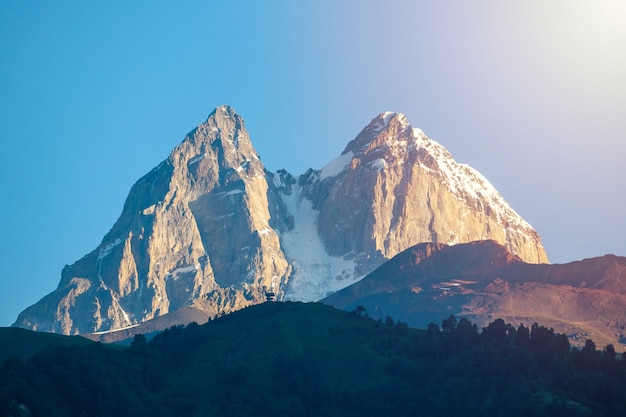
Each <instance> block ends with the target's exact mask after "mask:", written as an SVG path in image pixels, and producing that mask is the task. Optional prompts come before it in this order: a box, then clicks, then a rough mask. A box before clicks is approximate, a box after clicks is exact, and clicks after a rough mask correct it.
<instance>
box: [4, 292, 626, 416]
mask: <svg viewBox="0 0 626 417" xmlns="http://www.w3.org/2000/svg"><path fill="white" fill-rule="evenodd" d="M366 314H367V312H364V311H363V310H362V309H357V310H355V311H354V312H345V311H340V310H336V309H334V308H331V307H328V306H325V305H322V304H319V303H309V304H303V303H265V304H261V305H257V306H253V307H249V308H246V309H243V310H240V311H238V312H235V313H232V314H230V315H226V316H224V317H221V318H219V319H216V320H213V321H209V322H208V323H206V324H204V325H196V324H192V325H189V326H187V327H186V328H183V327H174V328H171V329H168V330H166V331H165V332H163V333H161V334H159V335H157V336H156V337H154V338H153V339H152V340H151V341H147V340H146V339H145V337H143V336H136V337H135V340H134V341H133V343H132V344H131V346H130V347H128V348H120V347H115V346H111V345H104V344H101V343H87V344H86V345H84V346H79V345H66V346H56V347H51V348H48V349H43V350H41V351H39V352H37V353H36V354H35V355H34V356H32V357H30V358H28V359H19V358H15V357H13V358H10V359H7V360H5V361H4V362H3V363H2V364H1V366H0V415H3V416H5V415H7V416H8V415H13V416H15V415H21V416H26V415H32V416H39V415H46V416H78V415H88V416H97V415H115V416H148V415H149V416H170V415H174V414H175V415H178V416H198V415H203V416H209V415H220V416H265V415H285V416H289V415H293V416H296V415H297V416H308V415H325V416H380V415H384V414H391V415H397V416H404V415H406V416H409V415H411V416H414V415H418V414H419V415H425V416H435V415H436V416H442V415H443V416H452V415H465V416H477V415H487V416H489V415H505V416H544V415H570V416H584V415H589V416H590V415H594V416H604V415H606V416H609V415H624V413H625V412H626V400H625V399H624V397H623V395H622V392H621V387H623V384H624V382H626V367H625V366H624V363H625V362H624V360H623V358H617V357H616V355H615V353H614V351H613V350H612V348H611V347H609V346H607V347H606V348H605V349H603V350H597V349H596V347H595V345H594V344H593V342H591V341H590V342H589V343H588V344H587V345H586V346H585V348H584V349H581V350H573V351H572V350H570V348H569V344H568V342H567V338H566V337H565V336H563V335H559V334H555V333H554V332H553V331H552V330H551V329H548V328H545V327H541V326H537V325H535V326H532V328H530V329H529V328H526V327H524V326H520V327H518V328H516V327H513V326H511V325H507V324H505V323H504V321H502V320H495V321H494V322H493V323H491V324H490V325H489V326H488V327H486V328H485V329H484V330H483V331H482V332H479V331H478V329H477V327H476V326H475V325H472V324H471V323H470V322H469V321H467V320H466V319H460V320H458V321H457V320H456V318H455V317H449V318H448V319H446V320H445V321H443V322H442V323H441V327H439V326H437V325H435V324H431V325H429V326H428V329H427V330H419V329H412V328H409V327H407V325H406V324H404V323H402V322H398V323H395V322H394V320H393V319H391V318H386V319H385V320H384V321H377V320H373V319H371V318H369V317H367V316H366ZM42 336H43V335H42Z"/></svg>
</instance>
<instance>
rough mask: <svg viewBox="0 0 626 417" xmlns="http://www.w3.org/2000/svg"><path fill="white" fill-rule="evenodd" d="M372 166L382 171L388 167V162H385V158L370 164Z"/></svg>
mask: <svg viewBox="0 0 626 417" xmlns="http://www.w3.org/2000/svg"><path fill="white" fill-rule="evenodd" d="M370 166H371V167H372V168H374V169H376V170H378V171H380V170H383V169H385V168H386V167H387V161H385V160H384V159H383V158H378V159H375V160H373V161H372V162H370Z"/></svg>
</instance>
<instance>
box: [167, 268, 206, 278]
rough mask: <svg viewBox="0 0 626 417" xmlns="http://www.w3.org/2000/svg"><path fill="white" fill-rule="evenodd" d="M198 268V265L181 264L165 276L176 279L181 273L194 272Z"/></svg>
mask: <svg viewBox="0 0 626 417" xmlns="http://www.w3.org/2000/svg"><path fill="white" fill-rule="evenodd" d="M198 269H200V267H199V266H198V265H187V266H181V267H179V268H176V269H174V270H173V271H171V272H170V273H169V274H167V275H166V277H165V278H172V279H173V280H174V281H178V280H179V279H180V276H181V275H183V274H188V273H191V272H196V271H197V270H198Z"/></svg>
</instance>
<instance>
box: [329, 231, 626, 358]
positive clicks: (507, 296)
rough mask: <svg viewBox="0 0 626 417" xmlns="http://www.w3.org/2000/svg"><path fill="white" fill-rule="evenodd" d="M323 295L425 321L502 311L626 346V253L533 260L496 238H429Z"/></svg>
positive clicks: (475, 318) (477, 318)
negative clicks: (442, 240)
mask: <svg viewBox="0 0 626 417" xmlns="http://www.w3.org/2000/svg"><path fill="white" fill-rule="evenodd" d="M322 302H324V303H326V304H329V305H332V306H335V307H337V308H342V309H346V310H352V309H354V308H356V306H358V305H361V306H363V307H364V308H365V309H366V311H367V312H368V313H369V314H370V315H372V316H373V317H379V318H384V317H386V316H387V315H389V316H392V317H394V318H396V319H398V320H403V321H406V322H407V323H408V324H409V325H412V326H416V327H426V326H427V324H428V323H429V322H433V323H439V322H441V320H442V319H443V318H446V317H449V316H450V315H451V314H454V315H455V316H457V317H466V318H468V319H470V320H471V321H472V322H474V323H476V324H477V325H478V326H487V324H488V323H489V322H490V321H492V320H493V319H494V318H496V317H499V318H502V319H504V320H505V321H507V322H510V323H513V324H515V325H518V324H520V323H523V324H525V325H526V326H531V325H532V324H533V323H540V324H542V325H545V326H549V327H551V328H553V329H554V330H555V331H557V332H559V333H563V334H566V335H567V336H568V337H569V338H570V342H571V343H572V345H576V346H582V345H583V344H584V342H585V340H586V339H587V338H591V339H593V340H594V341H595V342H597V343H599V344H600V345H607V344H613V345H614V346H616V347H618V346H620V347H621V349H622V350H626V330H625V329H626V311H625V310H624V305H626V257H619V256H615V255H605V256H602V257H597V258H590V259H584V260H582V261H576V262H571V263H567V264H552V265H550V264H529V263H526V262H524V261H522V260H521V259H520V258H519V257H518V256H516V255H514V254H512V253H511V252H510V251H509V250H508V249H507V248H505V247H504V246H502V245H500V244H498V243H496V242H494V241H479V242H472V243H467V244H459V245H455V246H448V245H445V244H435V243H423V244H419V245H416V246H414V247H412V248H409V249H407V250H405V251H404V252H401V253H400V254H398V255H396V256H395V257H394V258H393V259H391V260H389V261H388V262H386V263H385V264H383V265H381V266H380V267H379V268H377V269H376V270H374V271H373V272H371V273H370V274H369V275H368V276H366V277H365V278H363V279H362V280H361V281H359V282H357V283H355V284H353V285H351V286H349V287H347V288H344V289H343V290H341V291H339V292H336V293H335V294H332V295H330V296H329V297H327V298H325V299H324V300H322Z"/></svg>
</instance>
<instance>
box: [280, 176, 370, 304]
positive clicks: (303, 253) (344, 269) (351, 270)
mask: <svg viewBox="0 0 626 417" xmlns="http://www.w3.org/2000/svg"><path fill="white" fill-rule="evenodd" d="M295 189H296V190H295V192H294V193H292V194H290V195H288V196H286V195H281V198H282V199H283V202H284V203H285V205H286V206H287V209H288V210H289V213H291V214H292V215H293V218H294V228H293V229H291V230H290V231H289V232H286V233H283V234H282V235H281V241H282V244H283V248H284V251H285V255H286V257H287V260H288V261H289V263H290V264H291V266H292V268H293V272H292V275H291V277H290V278H289V284H288V287H287V290H286V293H285V299H287V300H298V301H305V302H308V301H318V300H321V299H322V298H324V297H326V296H327V295H329V294H331V293H333V292H336V291H338V290H340V289H342V288H345V287H347V286H348V285H350V284H352V283H354V282H356V281H358V280H359V279H361V278H362V277H361V276H357V275H356V272H355V259H354V258H352V259H349V260H348V259H345V258H344V257H337V256H330V255H329V254H328V252H327V251H326V247H325V245H324V242H323V241H322V239H321V238H320V236H319V234H318V233H317V218H318V215H319V212H318V211H317V210H314V209H313V203H312V202H311V201H309V200H307V199H306V198H303V197H302V196H301V195H300V188H299V187H295Z"/></svg>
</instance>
